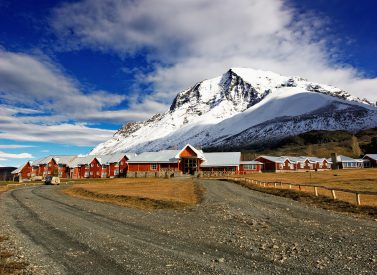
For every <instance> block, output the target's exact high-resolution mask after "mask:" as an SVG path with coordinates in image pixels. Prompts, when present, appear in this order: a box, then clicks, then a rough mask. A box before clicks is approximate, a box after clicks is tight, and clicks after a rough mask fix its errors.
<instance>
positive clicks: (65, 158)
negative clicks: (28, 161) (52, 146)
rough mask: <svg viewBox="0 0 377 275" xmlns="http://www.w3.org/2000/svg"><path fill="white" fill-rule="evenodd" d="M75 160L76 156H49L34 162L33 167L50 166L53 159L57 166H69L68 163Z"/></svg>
mask: <svg viewBox="0 0 377 275" xmlns="http://www.w3.org/2000/svg"><path fill="white" fill-rule="evenodd" d="M74 158H76V156H73V155H55V156H47V157H44V158H40V159H37V160H35V161H33V166H38V165H44V164H48V163H49V162H50V161H51V160H52V159H54V160H55V162H56V163H57V164H65V165H68V163H69V162H70V161H71V160H72V159H74Z"/></svg>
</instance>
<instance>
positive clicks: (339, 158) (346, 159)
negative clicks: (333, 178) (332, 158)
mask: <svg viewBox="0 0 377 275" xmlns="http://www.w3.org/2000/svg"><path fill="white" fill-rule="evenodd" d="M336 160H337V162H363V160H360V159H353V158H350V157H347V156H343V155H338V156H337V159H336Z"/></svg>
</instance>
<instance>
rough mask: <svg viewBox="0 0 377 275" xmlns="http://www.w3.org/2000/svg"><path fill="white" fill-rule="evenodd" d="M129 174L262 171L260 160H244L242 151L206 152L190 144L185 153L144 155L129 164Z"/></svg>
mask: <svg viewBox="0 0 377 275" xmlns="http://www.w3.org/2000/svg"><path fill="white" fill-rule="evenodd" d="M128 165H129V166H128V171H129V172H132V173H134V172H136V173H137V172H144V173H157V172H166V171H170V172H179V173H183V174H196V173H199V172H204V173H214V172H226V173H234V174H239V173H253V172H260V171H261V170H262V163H261V162H258V161H241V153H240V152H216V153H204V152H203V151H202V150H198V149H196V148H195V147H193V146H192V145H190V144H187V145H186V146H185V147H184V148H183V149H182V150H162V151H158V152H144V153H142V154H140V155H138V156H136V157H134V158H132V159H131V160H129V161H128Z"/></svg>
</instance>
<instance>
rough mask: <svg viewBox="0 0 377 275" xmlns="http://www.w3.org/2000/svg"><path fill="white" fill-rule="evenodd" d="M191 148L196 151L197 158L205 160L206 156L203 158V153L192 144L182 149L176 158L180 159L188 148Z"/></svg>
mask: <svg viewBox="0 0 377 275" xmlns="http://www.w3.org/2000/svg"><path fill="white" fill-rule="evenodd" d="M187 147H189V148H190V149H191V150H193V151H194V153H195V154H196V156H197V157H198V158H200V159H204V156H203V151H202V150H198V149H196V148H195V147H194V146H192V145H191V144H186V146H185V147H183V148H182V150H179V151H178V154H177V155H176V156H175V158H177V159H179V156H180V154H181V153H182V152H183V151H184V150H185V149H186V148H187Z"/></svg>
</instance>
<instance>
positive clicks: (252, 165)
mask: <svg viewBox="0 0 377 275" xmlns="http://www.w3.org/2000/svg"><path fill="white" fill-rule="evenodd" d="M243 169H244V170H255V169H256V165H255V164H244V166H243Z"/></svg>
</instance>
